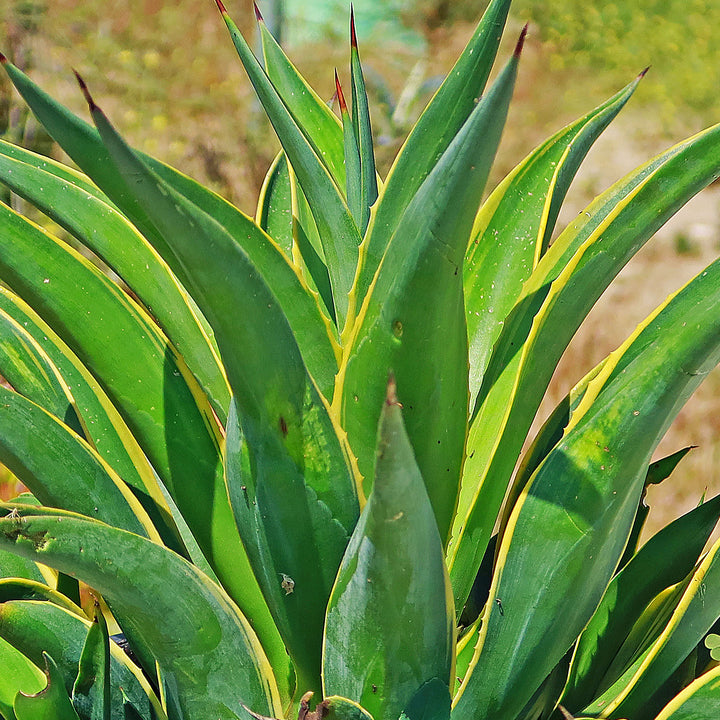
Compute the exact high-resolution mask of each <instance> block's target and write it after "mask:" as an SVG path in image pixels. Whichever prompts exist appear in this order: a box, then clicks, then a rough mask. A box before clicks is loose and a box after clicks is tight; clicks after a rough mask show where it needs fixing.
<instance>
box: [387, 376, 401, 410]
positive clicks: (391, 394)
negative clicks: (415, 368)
mask: <svg viewBox="0 0 720 720" xmlns="http://www.w3.org/2000/svg"><path fill="white" fill-rule="evenodd" d="M385 404H386V405H388V406H392V405H399V404H400V403H399V402H398V396H397V382H396V381H395V373H393V372H391V373H390V377H388V384H387V390H386V391H385Z"/></svg>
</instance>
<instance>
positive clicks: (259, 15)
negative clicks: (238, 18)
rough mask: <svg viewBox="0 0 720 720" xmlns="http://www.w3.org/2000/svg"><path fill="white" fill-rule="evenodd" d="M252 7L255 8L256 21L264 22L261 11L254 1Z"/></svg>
mask: <svg viewBox="0 0 720 720" xmlns="http://www.w3.org/2000/svg"><path fill="white" fill-rule="evenodd" d="M253 7H254V8H255V19H256V20H257V21H258V22H264V20H263V16H262V13H261V12H260V8H259V7H258V6H257V3H256V2H254V3H253Z"/></svg>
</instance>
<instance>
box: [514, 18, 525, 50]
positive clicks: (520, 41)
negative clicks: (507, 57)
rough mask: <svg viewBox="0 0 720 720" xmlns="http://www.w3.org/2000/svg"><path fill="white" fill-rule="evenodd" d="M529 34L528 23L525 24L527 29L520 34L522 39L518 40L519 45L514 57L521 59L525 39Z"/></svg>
mask: <svg viewBox="0 0 720 720" xmlns="http://www.w3.org/2000/svg"><path fill="white" fill-rule="evenodd" d="M527 33H528V23H525V27H524V28H523V29H522V32H521V33H520V37H519V38H518V41H517V45H516V46H515V52H514V53H513V55H514V56H515V57H516V58H517V57H520V53H521V52H522V49H523V45H524V44H525V38H526V37H527Z"/></svg>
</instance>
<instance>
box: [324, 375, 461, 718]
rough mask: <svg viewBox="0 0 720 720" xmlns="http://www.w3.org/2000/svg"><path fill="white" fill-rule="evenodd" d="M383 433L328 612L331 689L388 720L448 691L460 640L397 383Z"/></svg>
mask: <svg viewBox="0 0 720 720" xmlns="http://www.w3.org/2000/svg"><path fill="white" fill-rule="evenodd" d="M378 432H379V440H378V460H377V466H376V473H375V484H374V486H373V492H372V494H371V495H370V497H369V499H368V502H367V505H366V506H365V509H364V510H363V513H362V515H361V516H360V520H359V521H358V524H357V526H356V528H355V531H354V532H353V535H352V538H351V540H350V543H349V545H348V548H347V550H346V552H345V556H344V558H343V563H342V566H341V568H340V571H339V573H338V578H337V581H336V583H335V586H334V588H333V592H332V596H331V598H330V602H329V604H328V612H327V620H326V624H325V640H324V648H323V689H324V693H325V694H326V695H341V696H342V697H346V698H349V699H351V700H353V701H355V702H357V703H359V704H360V705H362V706H363V707H364V708H366V709H367V710H368V712H369V713H371V714H372V716H373V717H374V718H376V719H377V718H383V719H384V718H393V717H394V718H397V717H399V716H400V713H401V712H402V711H403V710H404V709H405V708H406V707H407V706H408V704H409V703H410V701H411V699H412V698H413V696H414V695H415V693H416V692H417V691H418V690H419V688H420V687H421V686H422V685H424V684H425V683H426V682H429V681H431V680H435V679H437V680H438V681H440V682H441V683H442V684H443V685H444V687H445V688H446V692H447V687H448V685H449V682H450V678H451V675H452V672H453V665H454V645H455V642H454V640H455V638H454V613H453V609H452V602H451V599H450V594H449V582H448V578H447V572H446V570H445V564H444V560H443V550H442V541H441V539H440V536H439V534H438V531H437V526H436V524H435V519H434V514H433V511H432V507H431V505H430V502H429V499H428V496H427V493H426V492H425V490H424V483H423V479H422V476H421V475H420V471H419V468H418V466H417V464H416V463H415V461H414V457H413V451H412V447H411V446H410V443H409V440H408V436H407V434H406V432H405V429H404V426H403V419H402V411H401V408H400V405H399V403H398V400H397V397H396V395H395V386H394V382H392V381H391V383H390V385H389V386H388V395H387V401H386V404H385V406H384V409H383V413H382V416H381V420H380V428H379V431H378ZM398 628H403V632H402V633H400V634H399V633H398V632H397V629H398Z"/></svg>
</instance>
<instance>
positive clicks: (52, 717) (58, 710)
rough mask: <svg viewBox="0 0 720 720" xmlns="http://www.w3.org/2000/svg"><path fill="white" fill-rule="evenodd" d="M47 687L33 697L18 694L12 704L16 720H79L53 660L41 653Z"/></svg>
mask: <svg viewBox="0 0 720 720" xmlns="http://www.w3.org/2000/svg"><path fill="white" fill-rule="evenodd" d="M43 658H44V660H45V676H46V677H47V687H46V688H45V689H44V690H41V691H40V692H39V693H37V694H35V695H23V694H22V693H18V695H17V697H16V698H15V703H14V704H13V710H14V711H15V715H16V717H17V720H80V718H79V717H78V714H77V713H76V712H75V709H74V708H73V705H72V702H70V698H69V697H68V695H67V693H66V692H65V688H64V687H63V684H62V676H61V675H60V673H59V671H58V669H57V666H56V665H55V662H54V661H53V659H52V658H51V657H50V656H49V655H48V654H47V653H43Z"/></svg>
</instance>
